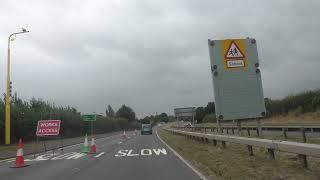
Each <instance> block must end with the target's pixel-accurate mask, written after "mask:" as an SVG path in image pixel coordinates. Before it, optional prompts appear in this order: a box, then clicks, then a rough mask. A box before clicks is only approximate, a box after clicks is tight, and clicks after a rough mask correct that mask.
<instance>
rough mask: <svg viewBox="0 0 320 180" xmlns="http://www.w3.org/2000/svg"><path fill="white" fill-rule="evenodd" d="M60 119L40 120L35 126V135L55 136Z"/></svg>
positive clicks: (58, 129)
mask: <svg viewBox="0 0 320 180" xmlns="http://www.w3.org/2000/svg"><path fill="white" fill-rule="evenodd" d="M60 122H61V121H60V120H40V121H38V126H37V132H36V135H37V136H57V135H59V131H60Z"/></svg>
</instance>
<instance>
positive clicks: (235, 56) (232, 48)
mask: <svg viewBox="0 0 320 180" xmlns="http://www.w3.org/2000/svg"><path fill="white" fill-rule="evenodd" d="M221 49H222V54H223V55H224V67H225V69H230V68H241V67H243V68H246V66H247V59H246V55H245V42H244V40H243V39H234V40H224V41H223V42H222V48H221Z"/></svg>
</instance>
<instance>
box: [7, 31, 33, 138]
mask: <svg viewBox="0 0 320 180" xmlns="http://www.w3.org/2000/svg"><path fill="white" fill-rule="evenodd" d="M27 32H29V31H27V30H26V29H25V28H22V30H21V31H20V32H15V33H12V34H10V36H9V38H8V64H7V91H6V92H7V93H6V115H5V116H6V118H5V144H10V125H11V117H10V115H11V112H10V111H11V109H10V106H11V102H10V95H11V81H10V41H14V40H15V37H16V35H17V34H22V33H27Z"/></svg>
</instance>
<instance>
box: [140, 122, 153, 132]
mask: <svg viewBox="0 0 320 180" xmlns="http://www.w3.org/2000/svg"><path fill="white" fill-rule="evenodd" d="M144 134H152V127H151V123H150V121H148V120H145V121H142V122H141V135H144Z"/></svg>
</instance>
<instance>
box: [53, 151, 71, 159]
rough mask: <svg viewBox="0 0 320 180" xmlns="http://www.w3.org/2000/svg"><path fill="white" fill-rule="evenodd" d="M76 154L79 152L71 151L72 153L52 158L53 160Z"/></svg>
mask: <svg viewBox="0 0 320 180" xmlns="http://www.w3.org/2000/svg"><path fill="white" fill-rule="evenodd" d="M75 154H77V152H70V153H66V154H62V155H60V156H56V157H54V158H51V160H57V159H64V158H68V157H70V156H73V155H75Z"/></svg>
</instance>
